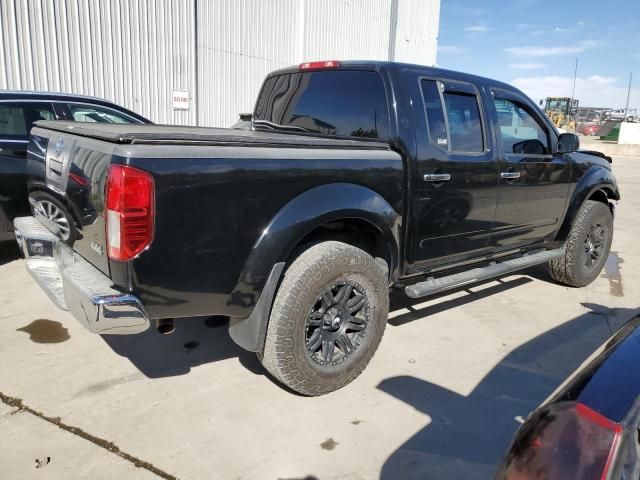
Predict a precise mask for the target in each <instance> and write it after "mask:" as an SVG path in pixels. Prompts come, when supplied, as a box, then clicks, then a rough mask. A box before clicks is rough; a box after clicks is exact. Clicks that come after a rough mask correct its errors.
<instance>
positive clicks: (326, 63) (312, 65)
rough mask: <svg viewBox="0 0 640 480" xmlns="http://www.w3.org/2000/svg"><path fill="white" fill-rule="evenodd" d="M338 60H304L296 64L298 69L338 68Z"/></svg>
mask: <svg viewBox="0 0 640 480" xmlns="http://www.w3.org/2000/svg"><path fill="white" fill-rule="evenodd" d="M339 66H340V62H338V61H337V60H322V61H320V62H305V63H301V64H300V65H298V70H325V69H328V68H338V67H339Z"/></svg>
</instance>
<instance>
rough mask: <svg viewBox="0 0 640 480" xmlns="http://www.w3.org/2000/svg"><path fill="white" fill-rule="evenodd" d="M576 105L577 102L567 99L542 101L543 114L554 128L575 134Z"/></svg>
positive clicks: (554, 98) (557, 98) (556, 98)
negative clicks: (571, 131)
mask: <svg viewBox="0 0 640 480" xmlns="http://www.w3.org/2000/svg"><path fill="white" fill-rule="evenodd" d="M541 102H542V101H541ZM578 103H579V102H578V100H575V99H571V98H569V97H547V98H546V99H545V101H544V113H545V114H546V115H547V117H549V120H551V122H552V123H553V124H554V125H555V126H556V128H562V129H567V130H573V131H574V132H575V128H576V112H577V111H578Z"/></svg>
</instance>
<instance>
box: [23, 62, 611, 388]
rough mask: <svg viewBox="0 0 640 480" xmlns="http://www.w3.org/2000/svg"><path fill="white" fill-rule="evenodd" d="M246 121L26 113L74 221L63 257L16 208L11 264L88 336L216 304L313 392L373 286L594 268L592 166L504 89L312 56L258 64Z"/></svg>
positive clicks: (358, 356)
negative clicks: (212, 123)
mask: <svg viewBox="0 0 640 480" xmlns="http://www.w3.org/2000/svg"><path fill="white" fill-rule="evenodd" d="M251 122H252V127H251V129H250V130H231V129H214V128H196V127H178V126H161V125H99V126H97V125H89V124H73V123H68V122H52V121H40V122H37V123H36V126H35V127H34V128H33V130H32V131H31V137H30V143H29V155H28V162H29V169H30V172H32V173H31V174H32V175H35V176H39V177H41V178H46V179H47V182H48V183H49V184H51V185H52V186H54V187H55V188H56V189H58V190H60V191H63V192H65V193H66V196H67V201H68V202H71V203H72V204H74V205H75V208H76V209H77V210H78V212H80V216H81V218H82V221H81V222H80V223H79V230H80V235H79V238H78V239H77V240H76V242H75V243H74V245H73V247H72V248H71V247H69V246H68V245H66V244H65V243H63V242H61V241H59V232H57V231H56V228H55V225H54V224H52V223H51V222H49V221H47V219H46V218H43V217H42V216H39V215H37V212H36V217H35V218H34V217H25V218H19V219H17V220H16V221H15V229H16V234H17V240H18V243H19V245H20V246H21V249H22V251H23V252H24V255H25V257H26V258H27V261H26V266H27V268H28V270H29V271H30V272H31V274H32V275H33V277H34V278H35V279H36V281H37V282H38V283H39V284H40V285H41V286H42V287H43V288H44V290H45V291H46V292H47V293H48V294H49V295H50V297H51V298H52V299H53V301H54V302H55V303H56V304H57V305H58V306H59V307H61V308H63V309H67V310H69V311H70V312H71V313H72V314H73V316H75V317H76V318H77V319H78V320H79V321H80V322H81V323H83V324H84V325H85V326H86V327H87V328H88V329H89V330H90V331H92V332H95V333H99V334H137V333H140V332H143V331H145V330H146V329H148V328H149V327H150V325H152V324H155V325H156V326H157V327H158V329H159V331H162V332H170V331H172V330H173V326H174V325H176V324H179V319H180V318H185V317H194V316H210V315H223V316H227V317H229V319H230V320H229V333H230V335H231V337H232V338H233V340H234V341H235V342H236V343H237V344H238V345H240V346H241V347H243V348H245V349H247V350H249V351H254V352H257V354H258V357H259V359H260V360H261V362H262V364H263V365H264V366H265V368H266V369H267V370H268V371H269V372H271V374H273V375H274V376H275V377H276V378H277V379H279V380H280V381H281V382H283V383H284V384H286V385H287V386H289V387H290V388H292V389H294V390H296V391H298V392H300V393H302V394H306V395H320V394H324V393H328V392H330V391H332V390H335V389H337V388H340V387H342V386H344V385H346V384H347V383H349V382H351V381H352V380H353V379H355V378H356V377H357V376H358V375H359V374H360V373H361V372H362V370H363V369H364V368H365V366H366V365H367V363H368V362H369V360H370V359H371V357H372V356H373V354H374V352H375V350H376V349H377V347H378V345H379V343H380V341H381V339H382V335H383V332H384V328H385V325H386V320H387V314H388V308H389V289H390V288H399V289H402V290H404V292H405V293H406V294H407V295H408V296H410V297H414V298H416V297H423V296H427V295H431V294H434V293H438V292H441V291H445V290H447V289H453V288H458V287H461V286H463V285H468V284H471V283H474V282H477V281H481V280H484V279H487V278H491V277H495V276H499V275H504V274H507V273H509V272H513V271H516V270H520V269H523V268H526V267H529V266H531V265H536V264H542V263H548V264H549V271H550V274H551V276H552V277H553V278H554V279H555V280H557V281H558V282H560V283H563V284H566V285H571V286H575V287H580V286H584V285H587V284H589V283H590V282H591V281H593V280H594V279H595V278H596V277H597V276H598V274H599V272H600V271H601V269H602V267H603V265H604V262H605V260H606V257H607V254H608V251H609V248H610V245H611V239H612V234H613V210H614V203H615V201H617V200H618V199H619V198H620V195H619V192H618V187H617V184H616V181H615V178H614V176H613V174H612V171H611V164H610V162H609V161H608V160H607V159H605V158H604V156H602V155H600V154H596V153H581V152H579V151H577V150H578V138H577V137H576V136H575V135H572V134H561V135H560V134H558V132H557V131H556V129H555V128H554V126H553V125H552V124H551V122H550V121H549V120H548V119H547V118H546V117H545V116H544V115H543V114H542V113H541V112H540V110H539V109H538V108H537V107H536V105H535V104H534V103H533V102H531V100H530V99H529V98H527V97H526V96H525V95H524V94H523V93H522V92H520V91H519V90H517V89H515V88H513V87H512V86H509V85H506V84H504V83H500V82H497V81H494V80H490V79H486V78H481V77H477V76H473V75H467V74H463V73H458V72H452V71H446V70H441V69H435V68H429V67H423V66H419V65H408V64H399V63H388V62H363V61H350V62H337V61H326V62H310V63H304V64H302V65H300V66H299V67H292V68H287V69H283V70H278V71H275V72H273V73H271V74H269V75H268V76H267V78H266V79H265V81H264V83H263V85H262V88H261V91H260V94H259V96H258V99H257V102H256V105H255V109H254V112H253V115H252V119H251ZM72 175H74V176H76V177H78V178H81V179H83V180H84V182H80V183H83V186H82V188H79V187H78V185H77V182H74V181H72V180H71V176H72ZM178 326H179V325H178Z"/></svg>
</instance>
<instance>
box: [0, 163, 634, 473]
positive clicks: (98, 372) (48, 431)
mask: <svg viewBox="0 0 640 480" xmlns="http://www.w3.org/2000/svg"><path fill="white" fill-rule="evenodd" d="M639 165H640V158H632V157H620V158H615V159H614V164H613V166H614V173H615V175H616V177H617V178H618V181H619V182H620V188H621V192H622V197H623V198H622V201H621V202H620V203H619V205H618V206H617V209H616V219H615V234H614V240H613V246H612V254H611V255H610V258H609V261H608V262H607V267H606V269H605V271H603V274H602V275H601V277H600V278H598V279H597V281H596V282H594V283H593V284H591V285H590V286H588V287H586V288H582V289H573V288H568V287H564V286H560V285H558V284H555V283H553V282H552V281H551V280H550V279H549V278H548V277H547V276H546V272H545V269H544V268H535V269H531V270H528V271H526V272H523V273H522V274H516V275H509V276H505V277H502V278H500V279H498V280H494V281H490V282H486V283H484V284H482V285H477V286H473V287H471V288H468V289H466V290H461V291H456V292H453V293H450V294H448V295H443V296H439V297H438V298H433V299H429V300H428V301H424V300H409V299H408V298H406V297H404V296H403V295H402V294H400V292H394V293H393V294H392V304H391V306H392V312H391V314H390V316H389V323H388V326H387V329H386V332H385V336H384V339H383V341H382V344H381V346H380V348H379V350H378V352H377V353H376V355H375V356H374V358H373V361H372V362H371V364H370V365H369V366H368V368H367V369H366V370H365V372H364V373H363V374H362V376H361V377H359V378H358V379H357V380H356V381H355V382H354V383H352V384H351V385H348V386H347V387H346V388H344V389H342V390H340V391H338V392H335V393H332V394H330V395H327V396H323V397H317V398H305V397H301V396H298V395H296V394H294V393H291V392H289V391H287V390H285V389H283V388H282V387H281V386H280V385H279V384H277V383H275V382H274V381H273V380H272V379H271V378H270V377H268V376H267V375H266V374H265V371H264V370H263V369H262V367H261V365H260V364H259V362H258V360H257V359H256V357H255V355H253V354H250V353H248V352H245V351H243V350H242V349H240V348H239V347H237V346H235V344H234V343H233V342H232V341H231V339H230V338H229V336H228V334H227V329H226V325H225V324H224V322H223V321H221V320H219V319H216V318H210V319H187V320H181V321H179V322H176V327H177V328H176V332H175V333H174V334H173V335H169V336H161V335H159V334H157V333H156V332H155V330H150V331H148V332H146V333H145V334H142V335H136V336H121V337H117V336H111V337H109V336H105V337H100V336H96V335H93V334H90V333H89V332H88V331H86V330H85V329H84V328H83V327H82V326H81V325H80V324H78V323H77V322H76V321H75V320H74V319H73V318H72V317H71V315H70V314H68V313H67V312H63V311H60V310H58V309H57V308H56V307H55V306H54V305H53V304H52V303H51V302H50V301H49V299H48V298H47V297H46V296H45V294H44V293H43V292H42V291H41V290H40V289H39V287H38V286H37V285H36V284H35V282H34V281H33V280H32V279H31V278H30V277H29V275H28V274H27V272H26V270H25V268H24V264H23V261H22V260H20V259H18V257H17V253H16V251H15V250H14V249H13V248H12V247H13V246H12V245H10V246H8V247H7V246H4V248H3V250H2V253H1V254H0V395H1V397H0V399H1V400H2V401H1V402H0V432H1V435H0V472H2V475H1V476H2V478H3V479H30V478H38V479H41V478H92V479H98V478H162V477H164V478H184V479H225V480H227V479H319V480H326V479H377V478H381V479H398V478H448V479H456V478H465V479H466V478H490V477H491V476H492V475H493V472H494V470H495V468H496V464H497V462H499V461H500V459H501V456H502V454H503V453H504V451H505V449H506V448H507V446H508V443H509V440H510V438H511V436H512V434H513V432H514V431H515V430H516V428H517V427H518V425H519V422H521V421H522V418H523V417H526V415H527V414H528V413H529V412H530V411H531V410H532V409H533V408H535V406H536V405H537V404H539V403H540V402H541V401H542V400H544V399H545V398H546V397H547V396H548V395H549V394H550V393H551V392H552V391H553V390H554V389H555V388H556V387H557V386H558V385H559V384H560V383H561V382H562V381H563V380H564V379H565V378H566V377H567V375H568V374H569V373H570V372H571V371H573V370H574V369H575V368H576V367H578V366H579V365H580V364H581V363H582V362H583V361H584V360H585V359H586V358H587V357H588V356H589V355H590V354H591V352H592V351H593V350H594V349H595V348H597V347H598V346H599V345H600V344H601V343H602V342H603V341H604V340H605V339H606V338H607V337H609V336H610V335H611V334H612V333H613V332H614V331H615V330H616V329H617V328H618V327H619V326H621V325H622V324H623V323H624V322H626V321H627V320H629V319H630V318H631V317H632V316H633V315H634V314H636V313H638V312H640V281H639V280H640V279H639V278H638V277H639V276H640V268H639V266H640V247H639V245H638V241H639V239H640V222H638V220H637V213H636V212H638V211H640V168H638V166H639Z"/></svg>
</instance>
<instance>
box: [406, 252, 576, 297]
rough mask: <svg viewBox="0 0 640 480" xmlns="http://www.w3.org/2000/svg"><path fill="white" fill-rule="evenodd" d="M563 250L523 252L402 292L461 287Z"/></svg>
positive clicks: (419, 293)
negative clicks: (523, 253) (514, 256)
mask: <svg viewBox="0 0 640 480" xmlns="http://www.w3.org/2000/svg"><path fill="white" fill-rule="evenodd" d="M563 253H564V251H563V250H562V249H561V248H558V249H556V250H543V251H542V252H538V253H533V254H525V255H523V256H522V257H518V258H514V259H513V260H506V261H504V262H501V263H492V264H491V265H489V266H487V267H482V268H474V269H472V270H467V271H466V272H462V273H456V274H455V275H449V276H448V277H440V278H430V279H429V280H425V281H424V282H420V283H416V284H414V285H409V286H408V287H406V288H405V289H404V293H406V294H407V296H409V297H411V298H419V297H425V296H427V295H434V294H436V293H440V292H444V291H445V290H451V289H453V288H458V287H462V286H464V285H467V284H470V283H476V282H480V281H482V280H487V279H489V278H494V277H499V276H500V275H505V274H507V273H511V272H515V271H518V270H522V269H524V268H528V267H532V266H534V265H539V264H541V263H545V262H548V261H549V260H553V259H554V258H558V257H560V256H562V254H563Z"/></svg>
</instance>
